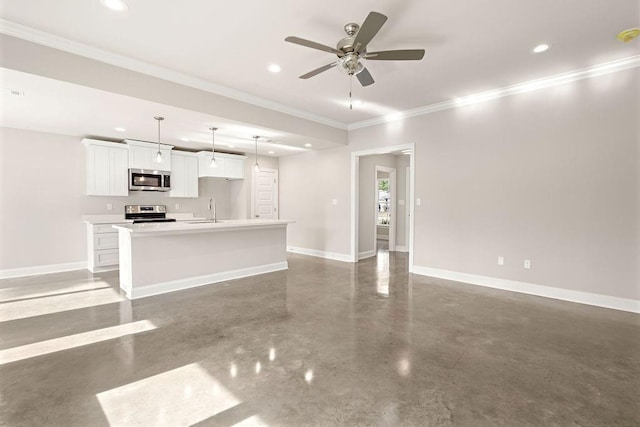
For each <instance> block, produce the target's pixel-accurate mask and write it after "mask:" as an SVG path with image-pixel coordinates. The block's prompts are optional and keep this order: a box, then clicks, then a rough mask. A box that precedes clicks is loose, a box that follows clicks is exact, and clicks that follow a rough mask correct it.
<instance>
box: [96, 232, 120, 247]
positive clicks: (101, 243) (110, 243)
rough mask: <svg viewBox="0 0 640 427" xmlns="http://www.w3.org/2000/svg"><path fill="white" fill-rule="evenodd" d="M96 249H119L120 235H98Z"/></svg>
mask: <svg viewBox="0 0 640 427" xmlns="http://www.w3.org/2000/svg"><path fill="white" fill-rule="evenodd" d="M94 242H95V246H94V249H96V250H97V249H117V248H118V233H106V234H96V235H95V238H94Z"/></svg>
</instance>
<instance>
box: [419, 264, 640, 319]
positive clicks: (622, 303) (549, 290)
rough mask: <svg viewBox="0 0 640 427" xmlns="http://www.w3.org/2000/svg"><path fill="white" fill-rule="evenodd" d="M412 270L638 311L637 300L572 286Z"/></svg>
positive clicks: (479, 284) (499, 287)
mask: <svg viewBox="0 0 640 427" xmlns="http://www.w3.org/2000/svg"><path fill="white" fill-rule="evenodd" d="M411 270H412V272H413V273H415V274H420V275H422V276H430V277H438V278H440V279H447V280H453V281H456V282H463V283H468V284H471V285H478V286H486V287H488V288H494V289H502V290H505V291H512V292H520V293H523V294H529V295H536V296H540V297H546V298H553V299H558V300H563V301H570V302H577V303H579V304H586V305H594V306H597V307H604V308H612V309H614V310H621V311H629V312H631V313H640V300H633V299H628V298H619V297H612V296H609V295H601V294H594V293H590V292H581V291H574V290H571V289H563V288H554V287H551V286H544V285H536V284H533V283H526V282H517V281H515V280H507V279H500V278H497V277H488V276H479V275H476V274H467V273H458V272H455V271H449V270H440V269H438V268H431V267H422V266H418V265H414V266H413V268H412V269H411Z"/></svg>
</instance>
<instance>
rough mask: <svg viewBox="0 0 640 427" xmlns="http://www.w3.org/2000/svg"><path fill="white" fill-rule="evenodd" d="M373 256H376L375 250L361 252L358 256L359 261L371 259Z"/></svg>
mask: <svg viewBox="0 0 640 427" xmlns="http://www.w3.org/2000/svg"><path fill="white" fill-rule="evenodd" d="M372 256H376V251H375V250H373V249H372V250H370V251H364V252H360V253H359V254H358V259H365V258H371V257H372Z"/></svg>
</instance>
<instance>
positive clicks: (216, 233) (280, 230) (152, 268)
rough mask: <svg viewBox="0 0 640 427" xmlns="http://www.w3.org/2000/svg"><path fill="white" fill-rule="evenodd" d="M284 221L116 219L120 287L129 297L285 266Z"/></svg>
mask: <svg viewBox="0 0 640 427" xmlns="http://www.w3.org/2000/svg"><path fill="white" fill-rule="evenodd" d="M291 222H293V221H285V220H266V219H265V220H260V219H248V220H226V221H219V222H215V223H213V222H207V221H184V222H176V223H149V224H120V225H114V226H113V227H114V228H115V229H117V230H118V240H119V247H120V255H119V256H120V287H121V288H122V290H124V292H125V293H126V295H127V297H128V298H129V299H136V298H142V297H147V296H151V295H158V294H163V293H166V292H173V291H178V290H181V289H188V288H192V287H196V286H202V285H207V284H211V283H216V282H222V281H226V280H231V279H238V278H240V277H247V276H253V275H256V274H263V273H268V272H272V271H278V270H286V269H287V268H288V264H287V252H286V244H287V224H289V223H291Z"/></svg>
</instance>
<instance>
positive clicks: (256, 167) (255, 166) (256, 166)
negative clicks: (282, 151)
mask: <svg viewBox="0 0 640 427" xmlns="http://www.w3.org/2000/svg"><path fill="white" fill-rule="evenodd" d="M258 138H260V137H259V136H254V137H253V139H254V140H255V142H256V164H255V165H254V166H253V169H254V170H255V171H256V172H260V165H259V164H258Z"/></svg>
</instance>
